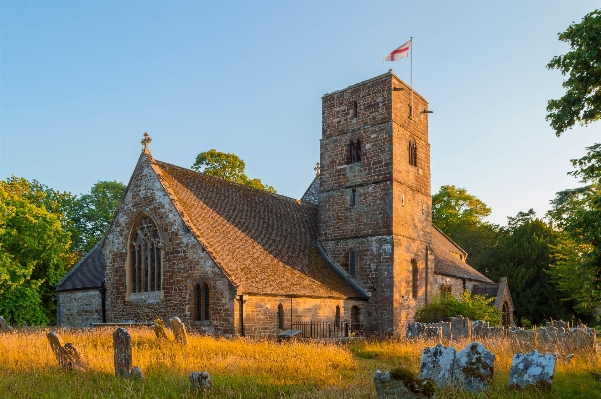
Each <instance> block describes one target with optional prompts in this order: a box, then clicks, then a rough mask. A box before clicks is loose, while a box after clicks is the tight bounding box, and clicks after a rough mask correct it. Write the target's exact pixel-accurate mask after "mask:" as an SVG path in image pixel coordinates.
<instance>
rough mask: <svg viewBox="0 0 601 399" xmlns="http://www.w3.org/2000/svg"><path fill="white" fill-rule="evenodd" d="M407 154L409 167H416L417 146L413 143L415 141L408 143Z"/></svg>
mask: <svg viewBox="0 0 601 399" xmlns="http://www.w3.org/2000/svg"><path fill="white" fill-rule="evenodd" d="M408 152H409V165H411V166H417V144H416V143H415V140H412V141H410V142H409V145H408Z"/></svg>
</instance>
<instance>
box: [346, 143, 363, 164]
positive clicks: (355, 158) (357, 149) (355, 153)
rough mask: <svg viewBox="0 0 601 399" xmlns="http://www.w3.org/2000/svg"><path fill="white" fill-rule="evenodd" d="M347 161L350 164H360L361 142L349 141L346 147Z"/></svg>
mask: <svg viewBox="0 0 601 399" xmlns="http://www.w3.org/2000/svg"><path fill="white" fill-rule="evenodd" d="M348 153H349V158H348V159H349V161H350V163H357V162H361V140H359V139H357V140H356V141H353V140H351V141H350V143H349V145H348Z"/></svg>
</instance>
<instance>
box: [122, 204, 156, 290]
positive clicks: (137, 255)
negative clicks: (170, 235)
mask: <svg viewBox="0 0 601 399" xmlns="http://www.w3.org/2000/svg"><path fill="white" fill-rule="evenodd" d="M162 248H163V243H162V241H161V237H160V235H159V230H158V228H157V226H156V224H155V223H154V221H153V220H152V219H151V218H149V217H148V216H145V217H143V218H142V219H141V220H140V221H139V222H138V223H137V224H136V225H135V226H134V227H133V228H132V239H131V245H130V254H131V269H130V271H131V276H130V277H131V279H130V281H131V292H132V293H136V292H152V291H161V275H162V260H163V257H162Z"/></svg>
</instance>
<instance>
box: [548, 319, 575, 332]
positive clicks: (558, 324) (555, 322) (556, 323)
mask: <svg viewBox="0 0 601 399" xmlns="http://www.w3.org/2000/svg"><path fill="white" fill-rule="evenodd" d="M546 324H547V327H555V328H563V329H564V330H566V331H567V330H569V329H570V323H569V322H567V321H563V320H553V319H551V320H548V321H547V322H546Z"/></svg>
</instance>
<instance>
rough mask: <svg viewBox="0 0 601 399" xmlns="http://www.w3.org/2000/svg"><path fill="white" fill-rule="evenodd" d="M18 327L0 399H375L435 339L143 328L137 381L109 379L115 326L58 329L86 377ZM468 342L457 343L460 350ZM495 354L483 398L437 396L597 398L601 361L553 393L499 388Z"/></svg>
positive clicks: (564, 377) (583, 365)
mask: <svg viewBox="0 0 601 399" xmlns="http://www.w3.org/2000/svg"><path fill="white" fill-rule="evenodd" d="M48 331H50V330H41V329H25V330H19V331H17V332H15V333H12V334H1V335H0V359H1V360H0V393H1V396H2V398H197V397H219V398H375V397H376V394H375V389H374V388H373V383H372V376H373V374H374V372H375V371H376V370H378V369H381V370H383V371H385V370H389V369H392V368H394V367H398V366H404V367H406V368H409V369H410V370H412V371H414V372H417V371H418V370H419V364H420V359H421V351H422V349H423V348H424V346H426V345H427V346H433V345H435V343H433V342H424V341H418V342H409V341H367V342H354V343H351V344H350V345H348V346H346V345H336V344H324V343H319V342H310V343H300V342H298V343H284V344H278V343H276V342H273V341H255V340H246V339H233V340H228V339H216V338H212V337H206V336H199V335H193V334H192V335H189V336H188V345H187V346H180V345H178V344H177V343H175V342H173V341H169V342H165V341H158V340H157V339H156V336H155V334H154V332H153V331H152V330H151V329H148V328H130V329H129V332H130V335H131V337H132V347H133V365H135V366H139V367H140V368H141V369H142V370H143V372H144V375H145V377H146V380H144V381H131V380H122V379H118V378H116V377H115V376H114V368H113V341H112V333H113V331H114V328H110V329H109V328H105V329H97V330H94V331H81V330H56V332H57V333H58V334H59V336H60V337H61V340H62V342H63V343H66V342H71V343H73V345H74V346H75V347H76V348H77V350H78V351H79V352H80V354H81V355H82V357H83V358H84V360H85V361H86V362H87V363H88V365H89V370H88V371H86V372H76V371H71V372H67V371H63V370H61V369H60V368H59V367H58V364H57V361H56V359H55V357H54V355H53V353H52V350H51V348H50V345H49V343H48V340H47V339H46V333H47V332H48ZM467 343H468V341H465V342H458V343H456V344H455V345H454V346H455V348H463V347H465V345H467ZM485 346H486V347H487V348H488V349H489V350H491V351H492V352H494V353H495V356H496V359H495V373H494V378H493V385H492V387H490V389H489V390H488V391H487V392H486V393H481V394H480V395H475V394H469V393H467V392H463V391H460V390H453V389H451V388H449V389H445V390H441V391H439V392H437V394H436V397H437V398H439V399H440V398H476V397H480V398H539V397H540V398H561V399H564V398H601V355H600V354H599V353H594V354H593V353H577V354H575V356H574V357H573V358H572V360H571V361H569V362H567V361H559V360H558V363H557V367H556V372H555V378H554V381H553V384H552V390H551V391H550V392H539V391H536V390H526V391H511V390H508V389H507V388H506V383H507V378H508V374H509V368H510V365H511V359H512V355H513V353H514V349H512V348H511V346H510V344H509V342H508V341H506V340H500V341H495V342H487V343H485ZM192 371H208V372H209V373H210V374H211V378H212V380H213V383H214V390H213V391H209V392H202V391H193V390H191V388H190V384H189V381H188V375H189V374H190V373H191V372H192Z"/></svg>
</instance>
